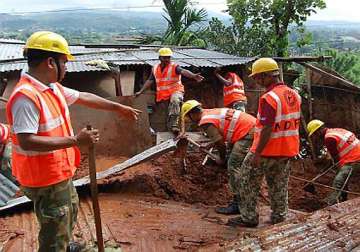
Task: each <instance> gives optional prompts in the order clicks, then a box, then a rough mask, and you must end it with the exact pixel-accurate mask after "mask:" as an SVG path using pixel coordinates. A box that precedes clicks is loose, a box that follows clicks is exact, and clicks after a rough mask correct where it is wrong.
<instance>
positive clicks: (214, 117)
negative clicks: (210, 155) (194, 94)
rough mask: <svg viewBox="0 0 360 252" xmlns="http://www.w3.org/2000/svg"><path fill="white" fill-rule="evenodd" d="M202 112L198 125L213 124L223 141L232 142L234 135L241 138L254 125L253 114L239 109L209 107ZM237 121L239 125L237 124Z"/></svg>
mask: <svg viewBox="0 0 360 252" xmlns="http://www.w3.org/2000/svg"><path fill="white" fill-rule="evenodd" d="M207 113H211V114H207ZM204 114H205V115H204V116H202V118H201V120H200V123H199V125H202V124H206V123H211V124H213V125H215V126H216V127H217V128H218V129H219V131H220V132H221V134H222V135H223V137H224V141H226V142H229V143H232V142H233V140H234V137H235V138H238V137H239V138H238V139H241V138H242V137H243V136H244V135H246V134H247V133H248V132H249V131H250V130H251V129H252V128H253V127H254V125H255V118H254V117H253V116H251V115H249V114H246V113H245V112H241V111H239V110H234V109H228V108H221V109H210V110H205V112H204ZM241 120H242V121H241ZM239 123H240V125H238V124H239ZM236 131H241V132H236ZM238 139H235V140H238Z"/></svg>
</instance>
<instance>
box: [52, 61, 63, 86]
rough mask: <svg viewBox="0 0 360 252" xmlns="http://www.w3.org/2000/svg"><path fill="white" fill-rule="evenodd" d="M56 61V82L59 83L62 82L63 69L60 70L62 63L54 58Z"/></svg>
mask: <svg viewBox="0 0 360 252" xmlns="http://www.w3.org/2000/svg"><path fill="white" fill-rule="evenodd" d="M53 59H54V60H55V64H56V68H57V78H56V82H59V81H60V80H61V68H60V62H59V59H58V58H53Z"/></svg>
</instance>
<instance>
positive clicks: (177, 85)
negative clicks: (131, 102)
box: [135, 48, 204, 134]
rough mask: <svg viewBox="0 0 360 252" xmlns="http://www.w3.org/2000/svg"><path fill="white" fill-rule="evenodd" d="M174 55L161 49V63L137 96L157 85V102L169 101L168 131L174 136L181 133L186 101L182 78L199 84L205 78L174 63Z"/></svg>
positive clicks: (168, 50) (156, 66) (153, 70)
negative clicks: (180, 119)
mask: <svg viewBox="0 0 360 252" xmlns="http://www.w3.org/2000/svg"><path fill="white" fill-rule="evenodd" d="M172 55H173V52H172V51H171V49H170V48H161V49H160V50H159V60H160V63H158V64H156V65H155V66H154V67H153V68H152V72H151V75H150V77H149V79H148V80H147V81H146V82H145V84H144V85H143V87H142V88H141V89H140V91H139V92H137V93H136V94H135V96H138V95H140V94H142V93H143V92H144V91H145V90H147V89H149V88H150V87H151V86H152V85H153V84H156V102H164V101H165V102H166V101H169V107H168V117H167V127H168V130H169V131H171V132H173V133H174V134H178V133H179V131H180V128H179V116H180V109H181V104H182V102H183V99H184V86H183V84H182V82H181V76H185V77H187V78H189V79H193V80H195V81H197V82H201V81H203V80H204V77H202V76H201V75H200V74H194V73H192V72H190V71H189V70H185V69H183V68H182V67H180V66H179V65H178V64H176V63H174V62H172V61H171V57H172Z"/></svg>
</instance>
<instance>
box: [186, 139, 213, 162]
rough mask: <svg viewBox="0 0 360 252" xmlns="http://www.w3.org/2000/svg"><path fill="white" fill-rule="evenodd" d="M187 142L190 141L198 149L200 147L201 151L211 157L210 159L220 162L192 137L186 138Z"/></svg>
mask: <svg viewBox="0 0 360 252" xmlns="http://www.w3.org/2000/svg"><path fill="white" fill-rule="evenodd" d="M186 140H188V141H189V142H190V143H191V144H193V145H195V146H196V147H198V148H199V149H200V151H202V152H204V153H205V154H207V155H208V156H209V158H211V159H213V160H214V161H216V160H218V159H219V158H218V157H217V156H216V155H215V154H214V153H212V152H210V151H208V150H206V149H204V148H203V147H201V145H200V144H199V143H197V142H195V141H194V140H193V139H191V138H190V137H186Z"/></svg>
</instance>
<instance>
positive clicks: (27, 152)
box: [12, 143, 54, 156]
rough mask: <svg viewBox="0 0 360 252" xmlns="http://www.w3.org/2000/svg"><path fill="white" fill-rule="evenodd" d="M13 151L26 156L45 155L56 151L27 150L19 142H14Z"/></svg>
mask: <svg viewBox="0 0 360 252" xmlns="http://www.w3.org/2000/svg"><path fill="white" fill-rule="evenodd" d="M12 149H13V151H15V152H17V153H19V154H22V155H26V156H43V155H48V154H51V153H54V151H26V150H24V149H22V148H21V147H20V146H19V145H17V144H14V143H13V144H12Z"/></svg>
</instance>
